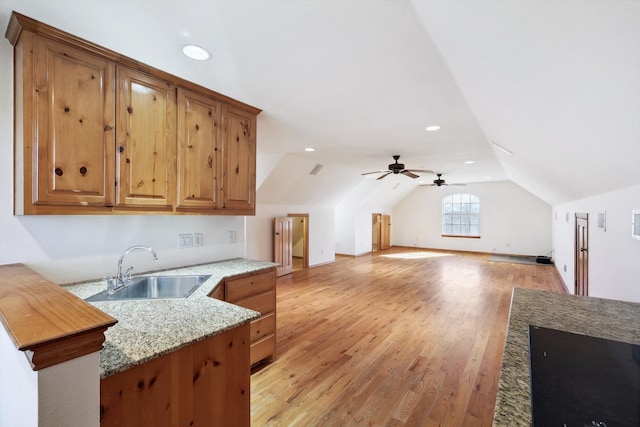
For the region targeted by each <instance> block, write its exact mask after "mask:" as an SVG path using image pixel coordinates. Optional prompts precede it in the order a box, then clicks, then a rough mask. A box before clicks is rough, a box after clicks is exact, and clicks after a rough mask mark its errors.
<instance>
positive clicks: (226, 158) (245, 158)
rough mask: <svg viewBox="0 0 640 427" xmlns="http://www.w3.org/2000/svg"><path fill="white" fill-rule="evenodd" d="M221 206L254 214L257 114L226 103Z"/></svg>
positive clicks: (246, 213)
mask: <svg viewBox="0 0 640 427" xmlns="http://www.w3.org/2000/svg"><path fill="white" fill-rule="evenodd" d="M223 120H224V128H225V135H224V143H223V146H222V150H223V184H222V193H223V200H222V207H224V208H225V209H229V210H238V211H240V212H238V213H242V214H245V215H254V214H255V192H256V116H255V115H254V114H250V113H247V112H244V111H242V110H239V109H237V108H233V107H230V106H227V107H226V109H225V111H224V117H223Z"/></svg>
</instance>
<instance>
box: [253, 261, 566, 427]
mask: <svg viewBox="0 0 640 427" xmlns="http://www.w3.org/2000/svg"><path fill="white" fill-rule="evenodd" d="M486 258H487V255H483V254H468V253H447V252H444V251H426V250H415V249H410V248H392V249H390V250H386V251H383V252H381V253H378V254H373V255H365V256H361V257H357V258H353V257H338V258H337V261H336V263H333V264H330V265H326V266H321V267H315V268H311V269H308V270H301V271H297V272H294V273H293V274H291V275H288V276H284V277H281V278H279V279H278V281H277V292H278V296H277V304H278V319H277V333H278V341H277V351H278V357H277V360H276V361H275V362H273V363H271V364H269V365H266V366H264V367H262V368H261V369H259V370H257V371H255V372H254V373H253V375H252V377H251V420H252V425H253V426H254V427H262V426H287V427H289V426H465V427H466V426H470V427H474V426H490V425H491V422H492V419H493V409H494V406H495V396H496V390H497V385H498V378H499V375H500V365H501V362H502V350H503V346H504V336H505V331H506V324H507V319H508V315H509V304H510V300H511V290H512V288H513V287H522V288H535V289H543V290H550V291H558V292H563V285H562V282H561V279H560V276H559V275H558V273H557V271H556V269H555V268H554V267H551V266H541V265H540V266H538V265H524V264H508V263H499V262H488V261H486Z"/></svg>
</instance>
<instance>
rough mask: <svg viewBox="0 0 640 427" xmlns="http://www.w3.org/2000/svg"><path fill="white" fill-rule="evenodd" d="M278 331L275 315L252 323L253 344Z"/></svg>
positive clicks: (272, 314)
mask: <svg viewBox="0 0 640 427" xmlns="http://www.w3.org/2000/svg"><path fill="white" fill-rule="evenodd" d="M275 330H276V315H275V313H271V314H267V315H266V316H262V317H261V318H259V319H257V320H254V321H253V322H251V342H255V341H258V340H260V339H262V338H263V337H266V336H267V335H271V334H273V333H274V332H275Z"/></svg>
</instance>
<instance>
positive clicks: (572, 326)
mask: <svg viewBox="0 0 640 427" xmlns="http://www.w3.org/2000/svg"><path fill="white" fill-rule="evenodd" d="M529 325H536V326H542V327H546V328H552V329H558V330H561V331H567V332H573V333H577V334H582V335H590V336H594V337H600V338H607V339H613V340H616V341H623V342H628V343H632V344H640V304H637V303H631V302H624V301H616V300H608V299H601V298H592V297H580V296H575V295H566V294H560V293H554V292H545V291H538V290H533V289H519V288H516V289H514V290H513V295H512V298H511V311H510V313H509V325H508V327H507V336H506V340H505V347H504V356H503V359H502V371H501V374H500V382H499V384H498V395H497V399H496V408H495V413H494V419H493V426H494V427H515V426H530V425H531V394H530V388H529V387H530V385H529V384H530V376H529V339H528V327H529Z"/></svg>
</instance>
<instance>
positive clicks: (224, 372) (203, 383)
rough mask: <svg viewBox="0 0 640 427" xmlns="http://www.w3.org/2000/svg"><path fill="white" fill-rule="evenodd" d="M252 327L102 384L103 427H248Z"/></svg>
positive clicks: (212, 338)
mask: <svg viewBox="0 0 640 427" xmlns="http://www.w3.org/2000/svg"><path fill="white" fill-rule="evenodd" d="M249 335H250V325H249V324H245V325H241V326H239V327H237V328H234V329H232V330H230V331H227V332H224V333H221V334H218V335H214V336H212V337H210V338H207V339H205V340H203V341H200V342H197V343H194V344H191V345H189V346H187V347H184V348H181V349H178V350H176V351H174V352H172V353H169V354H167V355H164V356H161V357H158V358H156V359H153V360H150V361H148V362H146V363H144V364H142V365H139V366H135V367H133V368H131V369H128V370H126V371H124V372H121V373H118V374H115V375H112V376H109V377H107V378H104V379H102V380H101V381H100V425H101V427H108V426H120V427H123V426H124V427H127V426H131V427H139V426H145V427H160V426H167V427H169V426H171V427H173V426H180V427H181V426H193V427H198V426H203V427H214V426H238V427H242V426H249V425H250V423H251V421H250V417H251V411H250V388H251V387H250V378H249V375H250V370H249V365H250V362H249V341H250V338H249Z"/></svg>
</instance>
